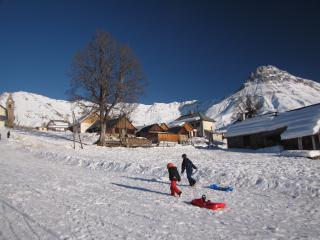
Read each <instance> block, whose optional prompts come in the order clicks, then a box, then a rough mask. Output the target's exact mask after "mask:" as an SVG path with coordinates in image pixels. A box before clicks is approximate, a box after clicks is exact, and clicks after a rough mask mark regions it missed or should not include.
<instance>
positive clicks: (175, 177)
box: [167, 163, 182, 197]
mask: <svg viewBox="0 0 320 240" xmlns="http://www.w3.org/2000/svg"><path fill="white" fill-rule="evenodd" d="M167 168H168V172H169V179H170V181H171V184H170V190H171V196H175V195H176V194H177V195H178V196H179V197H180V196H181V193H182V192H181V191H180V189H179V188H178V187H177V181H178V182H180V181H181V177H180V175H179V172H178V170H177V168H176V167H175V166H174V165H173V163H168V164H167Z"/></svg>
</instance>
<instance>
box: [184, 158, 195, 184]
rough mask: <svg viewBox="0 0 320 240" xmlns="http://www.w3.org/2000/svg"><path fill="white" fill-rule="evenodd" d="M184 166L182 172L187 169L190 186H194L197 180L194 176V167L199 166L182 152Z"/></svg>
mask: <svg viewBox="0 0 320 240" xmlns="http://www.w3.org/2000/svg"><path fill="white" fill-rule="evenodd" d="M182 159H183V160H182V166H181V174H183V172H184V170H186V173H187V178H188V181H189V184H190V186H191V187H192V186H194V185H195V184H196V182H197V181H196V180H195V179H193V178H192V174H193V169H197V167H196V166H195V165H194V164H193V163H192V162H191V160H190V159H189V158H187V155H186V154H182Z"/></svg>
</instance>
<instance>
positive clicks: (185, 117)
mask: <svg viewBox="0 0 320 240" xmlns="http://www.w3.org/2000/svg"><path fill="white" fill-rule="evenodd" d="M182 120H183V121H185V122H194V121H199V120H202V121H208V122H215V121H214V120H213V119H211V118H209V117H208V116H206V115H204V114H202V113H200V112H197V113H190V114H187V115H183V116H181V117H179V118H178V119H176V121H182Z"/></svg>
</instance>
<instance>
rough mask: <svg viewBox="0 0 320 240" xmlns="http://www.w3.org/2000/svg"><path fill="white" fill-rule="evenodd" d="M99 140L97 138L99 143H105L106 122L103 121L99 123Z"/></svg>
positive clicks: (103, 144)
mask: <svg viewBox="0 0 320 240" xmlns="http://www.w3.org/2000/svg"><path fill="white" fill-rule="evenodd" d="M100 124H101V125H100V129H101V131H100V140H99V145H101V146H105V145H106V124H105V122H104V121H101V123H100Z"/></svg>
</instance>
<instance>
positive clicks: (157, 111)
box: [0, 66, 320, 127]
mask: <svg viewBox="0 0 320 240" xmlns="http://www.w3.org/2000/svg"><path fill="white" fill-rule="evenodd" d="M247 95H249V96H252V97H253V98H254V99H256V100H257V101H259V102H261V108H260V109H259V111H258V113H266V112H274V111H278V112H282V111H286V110H292V109H296V108H300V107H303V106H307V105H311V104H315V103H320V83H317V82H314V81H311V80H305V79H302V78H298V77H295V76H293V75H291V74H289V73H287V72H285V71H282V70H280V69H278V68H276V67H273V66H263V67H259V68H258V69H257V70H256V71H255V73H252V74H251V76H250V78H249V79H248V80H247V81H246V82H245V83H244V85H243V86H242V88H241V89H240V90H239V91H237V92H236V93H234V94H233V95H231V96H229V97H227V98H225V99H224V100H222V101H221V102H219V103H216V102H214V101H213V100H207V101H195V100H194V101H186V102H181V103H179V102H172V103H154V104H152V105H145V104H138V105H137V108H136V109H135V111H134V112H133V113H132V115H131V119H132V120H133V123H134V125H136V126H143V125H148V124H152V123H156V122H166V123H168V122H171V121H173V120H175V119H176V118H178V117H180V116H181V115H182V114H186V113H188V112H189V111H193V112H202V113H205V114H206V115H207V116H208V117H211V118H213V119H215V120H216V121H217V126H218V127H223V126H226V125H228V124H230V123H232V122H233V121H234V120H235V118H236V113H237V111H238V110H237V105H238V104H239V102H241V99H242V98H243V97H244V96H247ZM7 97H8V93H3V94H2V95H0V104H1V105H4V106H5V102H6V99H7ZM13 99H14V101H15V106H16V110H15V115H16V120H15V123H16V124H18V125H22V126H29V127H34V126H41V125H42V124H46V123H47V122H48V121H49V120H52V119H68V120H69V121H70V122H71V121H72V118H71V109H72V108H75V106H74V104H72V103H70V102H68V101H63V100H55V99H50V98H47V97H45V96H41V95H38V94H33V93H27V92H15V93H13ZM76 115H77V116H80V110H79V109H78V108H76Z"/></svg>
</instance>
